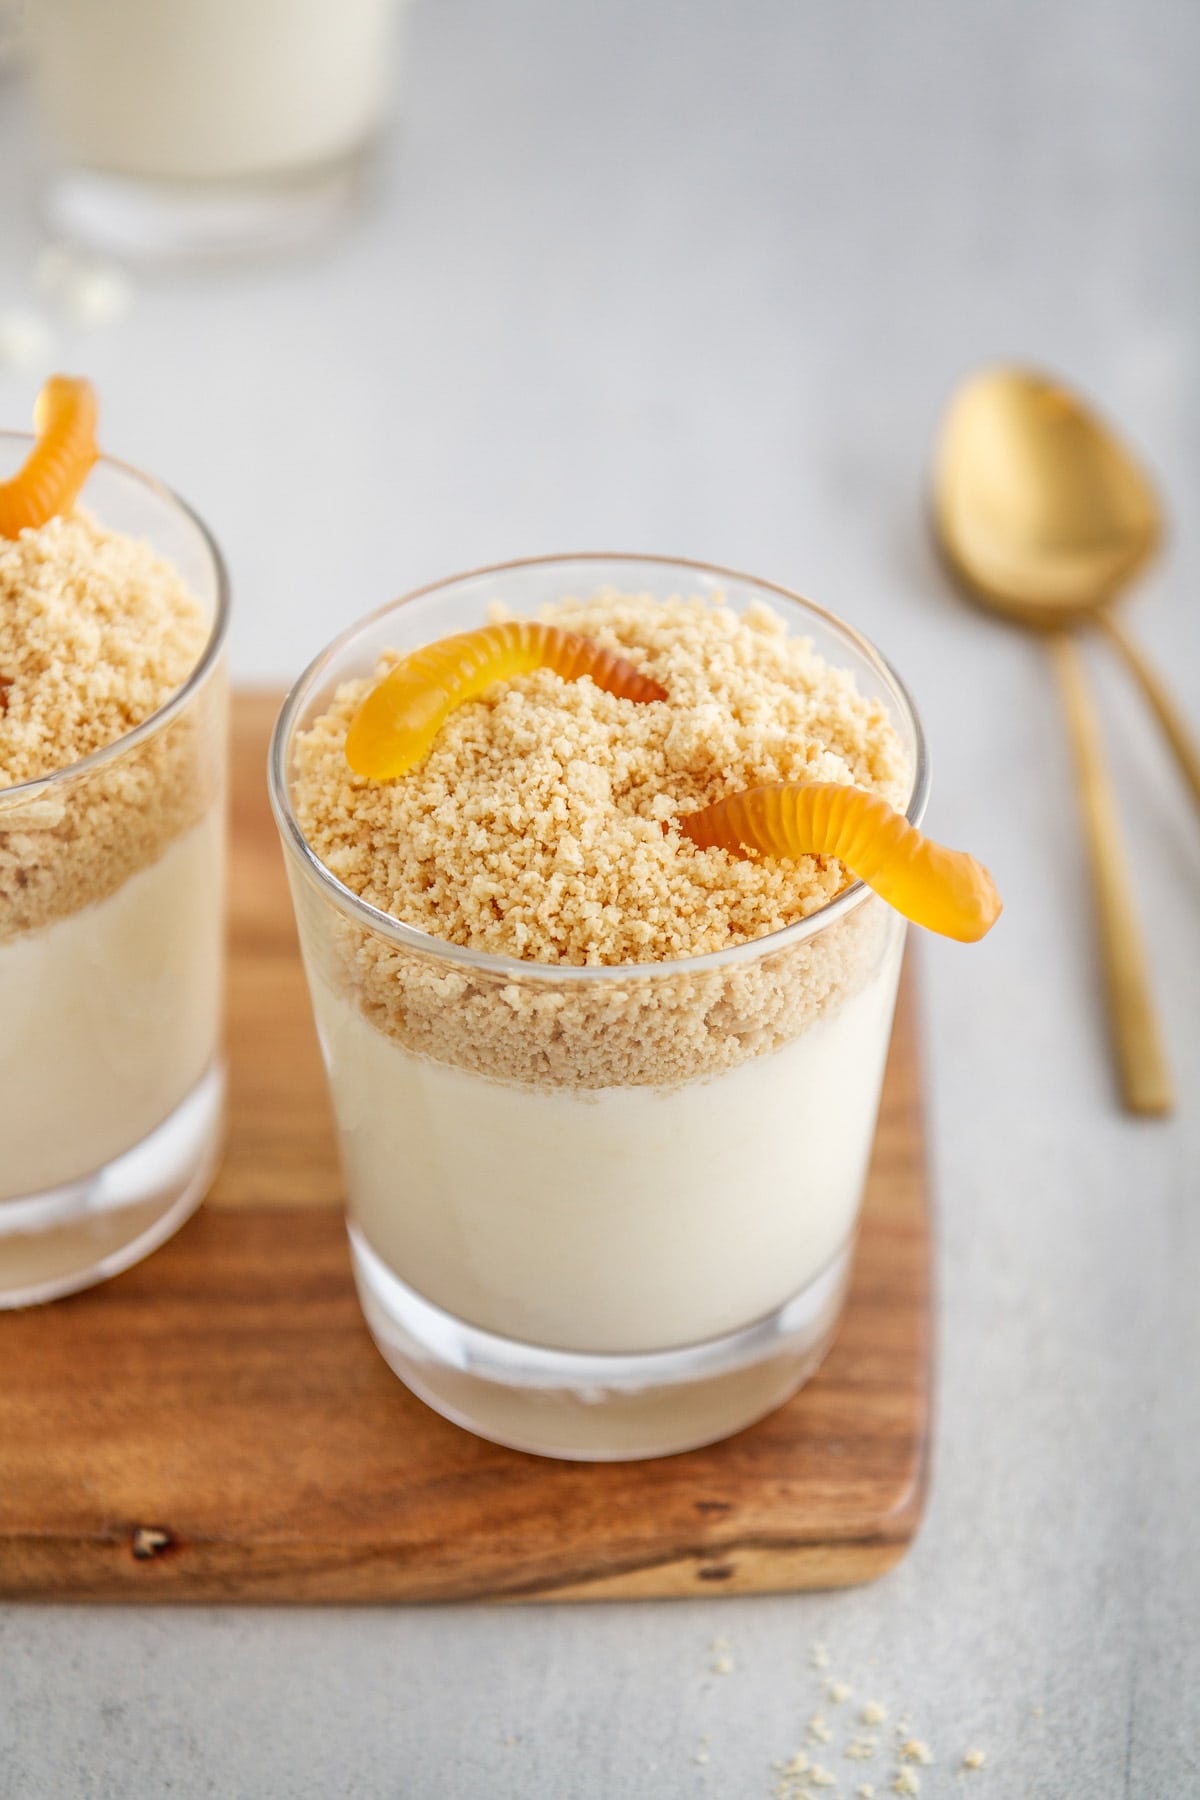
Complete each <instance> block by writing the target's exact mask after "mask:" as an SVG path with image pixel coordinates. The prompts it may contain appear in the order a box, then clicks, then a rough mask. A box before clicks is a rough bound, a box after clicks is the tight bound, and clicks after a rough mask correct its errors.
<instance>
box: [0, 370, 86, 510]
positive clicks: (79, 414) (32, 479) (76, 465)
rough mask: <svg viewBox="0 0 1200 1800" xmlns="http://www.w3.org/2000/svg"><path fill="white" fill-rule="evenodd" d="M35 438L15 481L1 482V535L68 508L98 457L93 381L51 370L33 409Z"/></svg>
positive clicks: (13, 479) (13, 478)
mask: <svg viewBox="0 0 1200 1800" xmlns="http://www.w3.org/2000/svg"><path fill="white" fill-rule="evenodd" d="M33 427H34V430H35V431H36V432H37V443H36V444H35V445H34V447H33V449H32V450H31V451H30V453H29V455H28V457H27V458H26V460H25V464H24V466H23V467H22V468H21V469H19V470H18V471H17V473H16V474H15V475H14V476H13V477H12V480H11V481H4V482H0V537H6V538H15V537H16V536H17V534H18V533H19V532H21V531H26V530H28V529H30V528H32V527H35V526H38V525H44V524H45V523H46V521H47V520H48V519H52V518H53V517H54V516H55V514H56V513H64V512H66V511H67V510H68V509H69V508H70V507H71V506H72V505H73V504H74V502H75V500H76V498H77V496H78V494H79V490H80V488H81V487H82V486H83V484H84V482H85V481H86V480H87V478H88V472H89V470H90V469H91V466H92V464H93V463H94V462H95V460H96V458H97V456H98V455H99V454H100V452H99V451H98V449H97V448H96V393H95V389H94V388H93V387H92V384H91V382H90V381H82V380H78V379H77V378H76V377H74V376H72V375H52V376H51V377H50V379H49V381H48V382H47V383H46V385H45V387H44V388H43V389H42V391H41V393H40V394H39V395H38V397H37V403H36V405H35V406H34V409H33Z"/></svg>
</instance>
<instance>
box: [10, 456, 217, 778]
mask: <svg viewBox="0 0 1200 1800" xmlns="http://www.w3.org/2000/svg"><path fill="white" fill-rule="evenodd" d="M36 442H37V440H36V438H35V437H34V435H33V433H32V432H29V431H0V447H3V446H4V445H6V444H21V445H24V446H26V448H27V449H32V447H33V445H34V444H35V443H36ZM94 467H95V468H97V469H112V470H114V471H115V472H116V473H117V474H118V475H124V476H126V477H127V478H129V479H132V480H133V481H135V482H137V483H138V485H139V486H141V487H143V488H145V489H147V490H148V491H149V492H150V493H151V494H152V495H154V497H155V498H156V499H157V500H159V501H161V502H162V503H163V504H164V505H165V506H166V507H167V508H168V509H170V510H173V511H175V512H176V513H180V514H182V516H183V517H184V519H186V520H187V522H188V523H189V524H190V525H192V526H194V527H195V529H196V531H197V533H198V534H199V537H200V541H201V543H202V544H203V546H204V549H205V552H206V554H207V556H208V558H209V561H210V562H211V564H212V568H213V574H214V576H215V577H216V604H215V606H214V608H213V616H212V623H211V625H210V627H209V632H208V637H207V638H206V639H205V643H204V648H203V650H202V651H201V652H200V656H199V658H198V660H197V661H196V663H195V664H194V666H193V667H192V669H191V671H190V672H189V674H188V676H187V678H186V680H185V681H183V682H182V683H181V684H180V686H179V687H177V688H175V689H174V690H173V692H172V693H170V694H168V696H167V698H166V699H165V700H164V701H163V703H162V705H161V706H159V707H156V708H155V710H154V711H153V712H152V713H149V714H148V715H147V716H146V718H144V719H143V720H142V721H141V723H140V724H137V725H134V726H133V727H132V729H131V730H129V731H126V732H124V733H123V734H122V735H121V736H120V737H119V738H114V739H113V741H112V743H111V744H102V745H101V746H100V748H99V749H98V750H92V751H91V752H90V753H89V754H88V755H87V756H82V757H80V759H79V761H78V762H73V763H64V764H63V766H62V768H61V769H51V770H50V771H49V772H48V773H47V774H45V775H34V776H32V777H31V778H30V779H29V780H28V781H18V782H14V783H13V784H12V786H11V787H0V809H2V810H3V811H5V812H7V811H8V810H9V809H10V807H13V806H15V805H16V804H17V803H18V802H17V796H18V795H19V796H20V803H21V804H23V803H24V802H25V801H27V800H29V799H31V798H34V797H36V796H37V795H38V794H40V793H44V792H46V790H47V789H49V788H53V787H54V786H55V785H56V784H57V783H60V782H64V781H70V780H73V779H75V778H76V777H77V776H81V775H90V774H91V773H92V771H93V770H95V769H98V768H100V767H102V766H103V764H105V763H107V762H113V761H115V760H116V758H117V757H119V756H123V755H125V753H126V752H127V751H129V750H131V749H133V747H134V745H135V744H139V743H142V742H143V741H144V740H145V739H146V738H149V737H153V736H154V735H155V734H156V733H157V732H158V731H160V730H161V729H162V727H163V726H164V725H166V724H168V723H169V721H170V720H171V719H173V718H174V717H175V715H176V714H177V713H178V712H180V711H182V709H183V708H184V707H185V706H186V705H187V703H188V701H189V700H190V699H191V697H192V695H193V694H194V693H195V692H196V690H197V689H198V688H199V687H201V686H202V685H203V683H204V681H205V680H206V679H207V677H208V675H209V674H210V672H211V670H212V668H213V666H214V664H215V663H216V661H217V658H218V657H219V656H220V654H221V651H222V649H223V647H224V644H225V638H226V636H227V634H228V631H229V610H230V587H229V570H228V568H227V567H226V563H225V558H224V556H223V555H222V553H221V548H220V546H219V544H218V543H217V540H216V538H214V536H213V534H212V532H211V531H210V530H209V528H208V526H207V525H206V524H205V523H204V520H203V519H202V518H201V517H200V514H199V513H198V512H197V511H196V510H195V508H194V507H191V506H189V505H188V503H187V501H186V500H184V499H181V497H180V496H179V495H178V494H177V493H176V492H175V490H174V488H170V487H168V486H167V484H166V482H164V481H159V480H158V478H157V477H156V476H154V475H147V474H146V472H145V470H144V469H139V468H137V467H135V465H134V464H133V463H127V462H124V461H122V459H121V458H120V457H119V456H107V455H105V456H98V457H97V458H96V461H95V464H94ZM88 479H89V480H90V479H91V472H90V471H89V475H88ZM86 486H87V483H86V482H85V483H84V487H85V488H86ZM101 523H103V521H101Z"/></svg>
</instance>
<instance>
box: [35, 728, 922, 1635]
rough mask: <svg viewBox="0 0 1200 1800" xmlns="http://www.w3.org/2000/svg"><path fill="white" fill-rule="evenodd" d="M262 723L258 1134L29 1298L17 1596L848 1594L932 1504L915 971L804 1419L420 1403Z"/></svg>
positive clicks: (251, 936) (800, 1398)
mask: <svg viewBox="0 0 1200 1800" xmlns="http://www.w3.org/2000/svg"><path fill="white" fill-rule="evenodd" d="M277 706H278V698H277V696H266V695H256V696H248V695H243V696H241V697H240V698H239V700H238V702H237V708H236V721H235V740H234V804H233V862H232V870H231V884H230V890H231V915H232V916H231V932H232V961H231V970H230V1032H229V1042H230V1054H231V1061H232V1120H231V1131H230V1139H229V1149H228V1154H227V1157H226V1160H225V1165H224V1168H223V1170H222V1173H221V1176H220V1179H219V1180H218V1182H217V1185H216V1188H215V1190H214V1192H213V1194H212V1197H211V1199H210V1200H209V1202H208V1203H207V1205H206V1206H205V1207H203V1208H202V1210H201V1211H200V1213H199V1214H197V1216H196V1217H195V1218H194V1219H193V1220H192V1221H191V1222H190V1223H189V1224H188V1225H186V1226H185V1227H184V1228H183V1230H182V1231H181V1232H180V1233H179V1235H178V1236H177V1237H176V1238H175V1239H174V1240H173V1241H172V1242H171V1243H169V1244H168V1245H166V1246H165V1247H164V1248H163V1249H162V1250H160V1251H158V1253H157V1254H156V1255H154V1256H152V1257H151V1258H150V1259H149V1260H148V1261H147V1262H145V1263H143V1264H142V1265H141V1266H140V1267H139V1268H136V1269H132V1270H130V1271H129V1272H128V1273H127V1274H125V1275H122V1276H119V1277H118V1278H117V1279H116V1280H114V1281H110V1282H108V1283H107V1284H106V1285H104V1286H102V1287H98V1288H94V1289H92V1290H91V1291H90V1292H89V1293H86V1294H80V1295H77V1296H75V1297H73V1298H71V1299H68V1300H60V1301H58V1302H56V1303H55V1304H54V1305H51V1306H43V1307H38V1308H31V1309H30V1310H28V1311H26V1312H21V1313H0V1370H2V1371H3V1375H2V1378H0V1593H3V1594H4V1595H7V1596H9V1597H16V1596H22V1597H26V1598H31V1599H70V1600H168V1601H178V1600H218V1601H219V1600H227V1601H241V1600H245V1601H249V1600H253V1601H359V1600H363V1601H365V1600H376V1601H378V1600H445V1599H466V1598H477V1597H483V1596H490V1597H496V1598H507V1599H522V1600H534V1599H537V1600H549V1599H557V1600H563V1599H584V1598H605V1597H623V1598H629V1597H636V1596H649V1595H668V1594H670V1595H680V1594H695V1593H703V1594H709V1595H712V1594H719V1593H745V1592H750V1591H765V1590H771V1589H784V1588H815V1587H834V1586H840V1585H843V1584H846V1583H850V1582H857V1581H865V1580H868V1579H869V1578H871V1577H872V1576H875V1575H879V1574H881V1573H882V1572H883V1571H884V1570H885V1569H887V1568H889V1567H890V1566H891V1565H892V1564H893V1563H894V1562H895V1561H896V1560H897V1559H898V1558H899V1557H900V1556H901V1555H902V1553H903V1551H904V1549H905V1547H906V1546H907V1544H908V1543H909V1541H910V1540H911V1538H912V1536H913V1533H914V1531H915V1529H916V1526H917V1522H918V1519H919V1517H920V1512H921V1505H922V1499H923V1491H924V1485H925V1477H926V1469H927V1465H928V1449H929V1424H930V1275H929V1218H928V1212H927V1205H926V1194H925V1178H924V1170H923V1139H922V1120H921V1105H920V1092H919V1079H918V1057H917V1048H916V1037H915V1028H914V1009H913V998H912V986H911V980H910V979H906V981H905V983H904V985H903V990H902V997H901V1004H900V1010H899V1017H898V1020H897V1027H896V1036H895V1040H894V1042H893V1046H892V1054H891V1060H890V1063H889V1065H888V1075H887V1083H886V1087H885V1090H884V1097H883V1107H882V1113H881V1118H880V1125H879V1134H878V1139H877V1142H876V1146H875V1158H874V1163H873V1167H872V1171H871V1179H870V1189H869V1193H868V1197H867V1202H866V1209H865V1213H864V1217H863V1225H862V1232H861V1238H860V1247H859V1252H858V1259H857V1265H856V1269H855V1274H854V1281H853V1288H852V1292H851V1296H850V1302H849V1308H848V1311H847V1314H846V1318H845V1322H844V1324H843V1327H842V1330H841V1333H840V1336H839V1338H838V1340H837V1343H836V1344H835V1346H834V1349H833V1351H832V1352H831V1354H830V1356H829V1357H828V1359H827V1361H826V1363H825V1365H824V1367H823V1368H822V1370H821V1372H820V1373H819V1375H818V1376H817V1377H816V1379H815V1380H813V1381H812V1382H811V1383H810V1384H809V1385H808V1387H806V1388H805V1389H804V1390H803V1391H802V1392H801V1393H800V1394H799V1395H797V1396H796V1398H795V1399H793V1400H791V1401H790V1402H789V1403H788V1404H787V1405H786V1406H784V1407H783V1408H782V1409H781V1410H780V1411H779V1412H777V1413H775V1414H774V1416H773V1417H771V1418H769V1419H766V1420H764V1421H763V1422H762V1423H761V1424H758V1425H755V1426H753V1427H752V1428H751V1429H750V1430H748V1431H744V1432H742V1433H741V1434H740V1435H739V1436H738V1437H736V1438H732V1439H730V1440H729V1441H728V1442H726V1443H724V1444H719V1445H716V1446H714V1447H713V1448H711V1449H707V1450H696V1451H692V1452H690V1453H689V1454H687V1455H685V1456H676V1457H665V1458H663V1459H661V1460H659V1461H657V1462H642V1463H626V1464H618V1463H610V1464H603V1465H592V1466H589V1465H585V1464H580V1463H556V1462H550V1461H546V1460H543V1459H541V1458H538V1457H533V1456H525V1455H521V1454H519V1453H518V1452H516V1451H511V1450H504V1449H500V1448H499V1447H498V1446H496V1445H494V1444H488V1443H484V1442H482V1441H481V1440H480V1439H478V1438H474V1437H471V1436H470V1435H469V1434H468V1433H467V1432H465V1431H460V1430H459V1429H458V1428H457V1427H456V1426H454V1425H450V1424H448V1423H447V1422H446V1421H445V1420H443V1419H441V1418H439V1417H438V1416H437V1415H436V1414H435V1413H432V1412H430V1411H429V1410H428V1409H427V1408H426V1407H425V1406H423V1405H422V1404H421V1402H420V1401H418V1400H416V1399H414V1398H413V1396H412V1395H410V1394H409V1393H408V1392H407V1390H406V1389H405V1388H404V1387H402V1386H401V1384H400V1383H399V1382H398V1381H397V1380H396V1378H395V1376H394V1375H392V1374H391V1372H390V1371H389V1370H388V1368H387V1367H386V1366H385V1364H384V1363H383V1361H382V1359H381V1358H380V1356H379V1355H378V1353H377V1352H376V1350H375V1348H374V1346H373V1345H372V1343H371V1340H370V1338H369V1337H368V1336H367V1332H366V1329H365V1327H364V1325H363V1323H362V1319H361V1317H360V1314H359V1310H358V1305H357V1302H356V1299H355V1295H354V1289H353V1286H352V1283H351V1277H350V1266H349V1261H348V1258H347V1252H346V1245H345V1239H344V1235H343V1229H342V1219H341V1210H340V1194H341V1184H340V1177H339V1173H338V1166H337V1158H336V1152H335V1146H334V1139H333V1129H332V1121H331V1117H330V1112H329V1107H328V1103H327V1100H326V1096H325V1088H324V1080H323V1076H322V1072H321V1067H320V1063H319V1059H318V1054H317V1046H316V1040H315V1037H314V1033H313V1029H312V1024H311V1021H310V1017H309V1011H308V1002H307V997H306V994H305V990H304V982H303V976H302V973H301V969H300V963H299V960H298V953H297V948H296V939H295V933H294V930H293V925H292V916H291V910H290V906H289V902H288V895H287V888H286V883H285V879H284V874H283V867H282V862H281V856H280V851H279V847H278V843H277V840H276V836H275V830H274V826H273V823H272V820H271V816H270V812H269V809H268V806H267V799H266V791H265V780H264V768H265V759H266V745H267V736H268V733H269V729H270V725H271V722H272V720H273V718H274V715H275V711H276V709H277Z"/></svg>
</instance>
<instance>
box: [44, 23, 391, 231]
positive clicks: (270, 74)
mask: <svg viewBox="0 0 1200 1800" xmlns="http://www.w3.org/2000/svg"><path fill="white" fill-rule="evenodd" d="M402 4H403V0H29V23H28V37H29V49H30V72H31V77H32V81H33V87H34V92H35V94H36V96H37V98H38V101H39V104H40V107H41V111H42V114H43V118H44V122H45V127H46V131H47V135H48V137H49V140H50V148H51V152H52V155H53V157H54V159H55V168H54V172H53V174H52V177H51V181H50V186H49V191H48V202H47V205H48V212H49V216H50V223H51V224H52V226H53V227H54V228H55V229H56V230H58V231H60V232H62V233H64V234H65V235H67V236H69V237H72V238H74V239H76V240H77V241H79V242H82V243H85V244H87V245H89V246H91V247H94V248H98V249H104V250H111V251H117V252H120V253H122V254H125V255H127V256H131V257H139V256H145V257H152V258H153V257H170V256H173V255H184V256H186V255H203V254H206V253H212V254H220V253H223V252H236V251H239V250H246V251H253V250H262V249H273V248H284V247H287V246H288V245H290V244H293V243H297V242H302V241H304V240H305V239H307V238H309V237H311V236H312V235H314V233H317V232H319V231H320V230H321V229H322V228H323V227H325V226H327V225H328V224H329V223H330V222H331V221H333V220H334V219H336V217H337V216H338V215H339V214H340V213H341V212H342V211H343V210H344V208H345V206H346V204H347V202H348V200H349V199H350V197H351V196H352V194H353V191H354V187H355V183H356V179H357V176H358V174H359V172H360V169H361V166H362V162H363V157H364V152H365V151H366V149H367V147H368V146H369V145H370V143H371V141H372V139H373V138H374V136H375V135H376V133H377V132H378V130H379V128H380V126H381V124H382V122H383V119H384V115H385V110H386V106H387V102H388V99H389V95H390V91H391V87H392V83H393V79H394V75H395V65H396V55H397V49H398V43H397V37H398V26H399V22H400V13H401V10H402Z"/></svg>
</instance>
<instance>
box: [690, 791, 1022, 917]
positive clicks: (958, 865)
mask: <svg viewBox="0 0 1200 1800" xmlns="http://www.w3.org/2000/svg"><path fill="white" fill-rule="evenodd" d="M679 824H680V829H681V831H683V832H684V833H685V834H686V835H687V836H688V837H689V838H691V840H692V842H693V843H695V844H698V845H699V846H700V848H701V849H702V850H711V849H721V850H728V851H730V852H732V854H733V855H734V856H741V855H745V853H746V852H747V851H750V850H758V851H760V852H761V853H762V854H763V855H764V856H836V857H837V858H838V860H839V861H840V862H843V863H845V865H846V867H847V868H848V869H849V870H850V871H851V872H852V873H853V874H855V875H857V876H858V877H859V879H860V880H861V881H865V882H866V883H867V884H868V886H869V887H873V888H874V889H875V892H876V893H877V894H879V895H880V896H881V898H882V899H884V900H886V901H887V903H888V905H889V906H894V907H895V909H896V911H897V912H898V913H903V915H904V917H905V918H906V919H911V920H912V921H913V923H914V924H915V925H924V926H925V927H926V929H927V930H929V931H937V932H940V933H941V934H942V936H943V937H950V938H958V939H959V941H960V942H961V943H968V944H971V943H974V942H976V940H977V939H979V938H981V937H983V935H984V933H985V932H987V931H990V930H991V928H992V926H993V925H994V924H995V923H996V920H997V919H998V918H999V916H1000V907H1001V901H1000V896H999V894H998V893H997V892H996V886H995V883H994V882H993V880H992V878H991V876H990V875H989V874H988V872H987V870H986V869H985V868H984V866H983V864H982V863H978V862H976V860H975V858H974V857H973V856H968V855H967V854H966V852H965V851H963V850H947V849H945V848H944V847H943V846H942V845H941V844H935V843H933V841H932V840H931V839H930V838H927V837H924V836H923V835H922V834H921V832H919V831H918V830H917V828H916V826H915V825H910V824H909V822H908V820H907V819H906V818H905V817H904V815H903V814H902V813H898V812H897V811H896V810H895V808H894V807H891V806H889V805H888V803H887V801H886V800H882V799H880V797H879V795H878V794H872V793H868V792H867V790H866V789H865V788H857V787H846V786H843V785H842V784H841V783H840V782H836V781H812V782H803V781H782V782H778V783H776V784H774V785H773V786H769V787H756V788H747V789H746V790H745V792H744V793H741V794H730V795H729V796H728V798H727V799H725V800H718V801H716V802H715V803H714V804H713V805H712V806H706V807H704V808H703V809H702V810H701V811H700V812H694V813H689V814H688V815H687V817H686V818H684V819H681V820H680V821H679Z"/></svg>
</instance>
